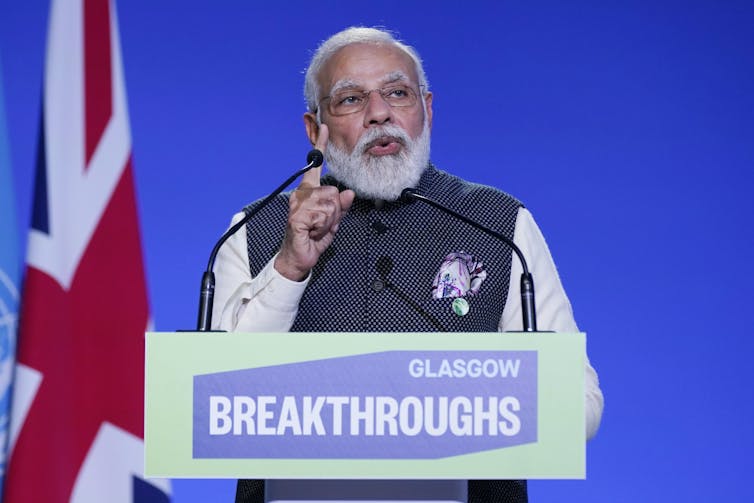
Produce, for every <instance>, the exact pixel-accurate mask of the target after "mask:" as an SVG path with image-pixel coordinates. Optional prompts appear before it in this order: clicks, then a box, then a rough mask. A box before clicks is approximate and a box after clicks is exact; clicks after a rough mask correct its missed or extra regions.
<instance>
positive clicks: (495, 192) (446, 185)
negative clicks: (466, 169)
mask: <svg viewBox="0 0 754 503" xmlns="http://www.w3.org/2000/svg"><path fill="white" fill-rule="evenodd" d="M426 175H427V176H426V177H422V180H421V181H420V182H419V184H420V187H419V189H420V190H421V189H422V187H421V185H422V184H423V183H424V184H425V185H426V190H427V191H428V192H432V193H433V195H434V196H435V197H437V198H439V199H443V200H446V202H448V203H453V202H455V203H457V204H462V205H465V204H471V203H475V204H479V203H480V202H489V203H491V204H496V205H499V204H504V205H506V206H514V207H517V208H520V207H523V206H524V204H523V203H522V202H521V201H520V200H519V199H517V198H516V197H514V196H512V195H511V194H509V193H507V192H505V191H503V190H501V189H499V188H497V187H494V186H492V185H486V184H482V183H477V182H472V181H469V180H466V179H464V178H461V177H460V176H457V175H454V174H452V173H449V172H447V171H443V170H441V169H438V168H437V167H436V166H435V165H433V164H430V165H429V167H428V168H427V172H426Z"/></svg>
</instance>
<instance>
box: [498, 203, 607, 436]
mask: <svg viewBox="0 0 754 503" xmlns="http://www.w3.org/2000/svg"><path fill="white" fill-rule="evenodd" d="M513 242H514V243H516V245H517V246H518V247H519V248H520V249H521V252H522V253H523V255H524V257H525V258H526V262H527V265H528V266H529V272H530V273H531V274H532V276H533V278H534V296H535V309H536V312H537V328H538V329H539V330H542V331H545V330H547V331H554V332H578V331H579V329H578V327H577V326H576V321H575V320H574V318H573V310H572V309H571V302H570V301H569V300H568V297H567V296H566V293H565V290H564V289H563V285H562V284H561V282H560V277H559V276H558V271H557V269H556V268H555V263H554V262H553V260H552V256H551V255H550V249H549V248H548V247H547V243H546V242H545V239H544V236H542V232H541V231H540V230H539V227H538V226H537V224H536V222H535V221H534V218H533V217H532V215H531V213H529V211H528V210H527V209H525V208H521V209H520V210H519V212H518V216H517V218H516V229H515V231H514V233H513ZM522 272H523V267H522V266H521V263H520V262H519V260H518V259H517V258H516V257H515V255H514V257H513V261H512V264H511V280H510V286H509V288H508V301H507V303H506V305H505V309H504V310H503V316H502V318H501V319H500V325H499V327H498V329H499V330H500V331H520V330H522V328H523V321H522V316H521V296H520V286H519V284H520V280H521V273H522ZM584 357H585V369H584V370H585V380H584V389H585V418H586V437H587V439H589V438H592V437H593V436H594V435H595V434H596V433H597V430H598V429H599V425H600V421H601V419H602V409H603V407H604V398H603V396H602V391H601V390H600V383H599V378H598V377H597V372H595V370H594V368H592V366H591V364H590V363H589V357H588V356H587V355H584Z"/></svg>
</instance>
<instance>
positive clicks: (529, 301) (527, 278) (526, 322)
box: [401, 188, 537, 332]
mask: <svg viewBox="0 0 754 503" xmlns="http://www.w3.org/2000/svg"><path fill="white" fill-rule="evenodd" d="M401 197H402V198H404V199H405V200H418V201H423V202H425V203H427V204H429V205H430V206H433V207H435V208H437V209H438V210H440V211H444V212H445V213H448V214H449V215H452V216H453V217H455V218H457V219H458V220H461V221H462V222H465V223H467V224H469V225H470V226H472V227H474V228H476V229H478V230H480V231H482V232H484V233H486V234H489V235H490V236H492V237H494V238H497V239H499V240H501V241H503V242H504V243H505V244H506V245H508V246H509V247H510V248H511V250H513V251H514V252H515V253H516V255H518V260H519V261H520V262H521V268H522V269H523V273H521V316H522V318H523V320H522V321H523V327H524V332H536V331H537V313H536V310H535V307H534V278H533V277H532V275H531V273H530V272H529V267H528V266H527V264H526V259H525V258H524V254H523V253H522V252H521V249H520V248H519V247H518V246H516V243H514V242H513V240H512V239H510V238H508V237H507V236H504V235H502V234H500V233H499V232H496V231H493V230H492V229H490V228H489V227H485V226H484V225H482V224H480V223H479V222H475V221H474V220H471V219H470V218H468V217H466V216H464V215H461V214H460V213H458V212H456V211H454V210H452V209H450V208H448V207H446V206H443V205H442V204H440V203H438V202H437V201H434V200H432V199H430V198H428V197H427V196H424V195H422V194H420V193H419V192H417V191H416V189H412V188H408V189H403V192H402V194H401Z"/></svg>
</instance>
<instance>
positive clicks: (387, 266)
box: [375, 255, 448, 332]
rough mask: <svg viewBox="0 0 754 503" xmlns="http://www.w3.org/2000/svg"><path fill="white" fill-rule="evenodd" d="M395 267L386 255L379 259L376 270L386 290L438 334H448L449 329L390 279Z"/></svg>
mask: <svg viewBox="0 0 754 503" xmlns="http://www.w3.org/2000/svg"><path fill="white" fill-rule="evenodd" d="M393 265H394V264H393V259H391V258H390V257H388V256H385V255H383V256H382V257H380V258H378V259H377V263H376V264H375V269H376V270H377V274H379V276H380V280H381V281H382V283H383V284H384V285H385V288H387V289H388V290H390V291H391V292H393V294H394V295H395V296H396V297H398V298H399V299H400V300H401V301H402V302H403V303H405V304H406V305H408V306H409V307H410V308H411V309H413V310H414V311H415V312H416V313H417V314H418V315H419V316H421V317H422V318H424V320H425V321H427V322H428V323H429V324H430V325H432V326H433V327H435V330H437V331H438V332H447V331H448V329H447V328H445V327H444V326H443V325H442V323H440V321H439V320H438V319H437V318H435V317H434V316H432V315H431V314H430V313H428V312H427V311H425V310H424V309H422V307H421V306H420V305H419V304H418V303H417V302H416V301H415V300H414V299H412V298H411V297H410V296H409V295H408V294H406V292H404V291H403V290H401V289H400V288H398V286H397V285H395V284H393V283H392V282H391V281H390V280H389V279H388V276H390V273H391V272H393Z"/></svg>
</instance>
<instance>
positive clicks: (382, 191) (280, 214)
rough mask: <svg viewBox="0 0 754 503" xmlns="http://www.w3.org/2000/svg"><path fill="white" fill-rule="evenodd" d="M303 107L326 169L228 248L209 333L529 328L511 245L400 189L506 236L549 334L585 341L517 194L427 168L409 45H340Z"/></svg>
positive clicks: (421, 78) (504, 484) (588, 407)
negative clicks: (529, 277)
mask: <svg viewBox="0 0 754 503" xmlns="http://www.w3.org/2000/svg"><path fill="white" fill-rule="evenodd" d="M305 95H306V103H307V107H308V111H307V112H306V113H305V114H304V124H305V126H306V134H307V136H308V138H309V140H310V141H311V143H312V145H314V146H315V147H316V148H317V149H319V150H321V151H322V152H324V154H325V160H326V162H327V168H328V173H327V174H326V175H325V176H324V177H322V176H321V172H320V169H313V170H311V171H309V172H307V173H306V174H305V175H304V177H303V179H302V181H301V183H300V185H299V187H298V188H297V189H296V190H295V191H292V192H291V193H288V194H283V195H281V196H279V197H278V198H277V199H275V200H273V202H272V203H271V204H269V205H268V206H267V207H265V208H264V209H263V211H260V213H259V214H258V215H257V217H256V218H255V219H252V220H251V221H250V222H249V223H248V224H247V225H246V227H245V229H243V230H242V232H238V233H237V234H236V235H234V236H233V237H232V238H231V239H230V240H229V241H228V242H227V243H226V245H225V246H223V248H222V249H221V250H220V253H219V255H218V259H217V263H216V267H215V273H216V276H217V280H218V281H217V284H218V288H217V292H216V297H215V300H216V302H215V305H214V313H213V314H214V315H213V319H214V320H215V325H216V326H215V328H221V329H224V330H229V331H241V332H260V331H264V332H285V331H300V332H332V331H336V332H495V331H518V330H521V329H522V321H521V319H522V315H521V313H522V306H521V300H520V297H519V296H518V295H517V294H518V289H519V286H518V278H519V277H520V276H521V272H522V266H521V264H520V263H519V261H517V260H515V257H513V255H512V252H511V249H510V248H509V247H507V246H504V245H503V244H501V242H500V241H499V240H498V239H494V238H492V237H490V236H489V235H487V234H484V233H481V232H476V231H474V230H473V229H472V228H470V227H469V226H466V225H464V224H461V223H459V222H458V221H457V220H455V219H454V218H453V217H452V216H450V215H448V214H446V213H444V212H441V211H438V210H437V209H434V208H431V207H429V206H428V205H426V204H418V203H411V202H410V201H406V200H405V198H401V194H402V192H403V190H404V189H406V188H415V189H417V190H418V191H419V192H420V193H421V194H424V195H426V196H428V197H430V198H432V199H434V200H436V201H439V202H440V203H441V204H443V205H444V206H446V207H449V208H452V209H453V210H454V211H456V212H458V213H461V214H463V215H465V216H466V217H468V218H470V219H472V220H474V221H476V222H479V223H481V224H482V225H485V226H487V227H489V228H491V229H494V230H495V231H496V232H499V233H500V234H503V235H504V236H507V237H508V238H509V239H512V240H513V242H515V243H516V244H517V245H518V247H519V248H520V249H521V251H522V252H523V253H524V255H525V256H526V258H527V262H528V264H529V269H530V271H531V272H532V273H533V275H534V277H535V278H536V279H537V295H538V298H537V304H536V310H537V314H538V322H539V328H540V329H541V330H548V331H555V332H577V331H578V328H577V326H576V323H575V321H574V319H573V314H572V310H571V306H570V302H569V300H568V298H567V297H566V294H565V292H564V290H563V287H562V285H561V283H560V279H559V277H558V274H557V271H556V269H555V265H554V263H553V261H552V258H551V256H550V252H549V250H548V247H547V244H546V243H545V241H544V238H543V237H542V234H541V232H540V231H539V228H538V227H537V225H536V224H535V222H534V220H533V218H532V215H531V213H530V212H529V211H528V210H527V209H526V208H525V207H524V206H523V204H522V203H521V202H519V201H518V200H517V199H515V198H513V197H511V196H510V195H508V194H506V193H504V192H502V191H500V190H497V189H495V188H492V187H488V186H483V185H478V184H473V183H470V182H467V181H464V180H462V179H461V178H459V177H457V176H454V175H451V174H449V173H446V172H444V171H441V170H439V169H437V168H436V167H435V166H434V165H433V164H432V163H431V162H430V160H429V157H430V136H431V130H432V119H433V117H432V99H433V95H432V93H431V92H430V89H429V84H428V81H427V77H426V75H425V73H424V69H423V67H422V62H421V59H420V58H419V55H418V53H417V52H416V51H415V50H414V49H413V48H412V47H410V46H407V45H405V44H404V43H402V42H400V41H398V40H396V39H395V38H394V37H393V36H392V34H390V33H389V32H386V31H383V30H378V29H373V28H349V29H346V30H344V31H342V32H340V33H337V34H335V35H333V36H332V37H330V38H329V39H327V40H326V41H325V42H323V43H322V45H321V46H320V47H319V48H318V49H317V51H316V52H315V54H314V56H313V58H312V60H311V63H310V65H309V68H308V70H307V72H306V83H305ZM255 204H258V203H252V204H251V205H250V206H249V207H250V208H253V207H254V205H255ZM242 217H243V213H239V214H238V215H235V216H234V220H235V221H238V220H240V219H241V218H242ZM585 361H586V368H585V375H586V379H585V395H586V396H585V397H584V404H583V405H584V407H585V418H586V424H585V428H586V435H587V438H590V437H592V436H593V435H594V434H595V433H596V431H597V428H598V427H599V423H600V418H601V415H602V407H603V398H602V392H601V391H600V388H599V382H598V379H597V374H596V372H595V371H594V369H593V368H592V367H591V365H590V364H589V360H588V358H587V359H585ZM578 405H580V404H574V406H578ZM363 484H364V485H363V491H364V494H361V495H357V496H353V493H354V490H356V491H358V487H359V481H355V482H354V481H350V482H349V483H348V484H346V483H345V482H344V486H346V485H347V487H348V490H347V497H348V498H350V499H369V498H370V494H369V493H370V491H371V489H369V487H374V484H375V482H374V481H372V482H371V485H368V484H367V482H366V481H364V482H363ZM382 484H384V485H388V486H389V487H392V488H394V490H393V493H397V494H391V495H390V496H387V497H381V499H400V498H403V499H407V498H408V497H409V496H402V495H401V494H400V492H401V490H402V488H403V487H404V486H405V487H407V486H410V485H411V484H410V481H409V482H408V483H407V482H406V481H403V482H401V483H397V482H388V481H383V482H382ZM354 488H356V489H354ZM462 492H463V494H464V497H466V498H468V501H470V502H497V501H500V502H503V501H516V502H518V501H527V492H526V482H525V481H521V480H478V481H474V480H471V481H468V484H466V483H463V491H462ZM380 494H382V493H380ZM408 494H411V493H408ZM268 496H269V495H268ZM453 497H455V496H451V495H448V498H446V499H452V498H453ZM264 498H265V495H264V483H263V482H262V481H254V480H241V481H239V483H238V491H237V496H236V501H243V502H252V501H254V502H257V501H259V502H261V501H264ZM410 498H411V499H416V496H415V495H414V496H410Z"/></svg>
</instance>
